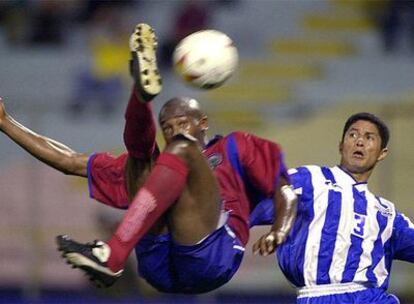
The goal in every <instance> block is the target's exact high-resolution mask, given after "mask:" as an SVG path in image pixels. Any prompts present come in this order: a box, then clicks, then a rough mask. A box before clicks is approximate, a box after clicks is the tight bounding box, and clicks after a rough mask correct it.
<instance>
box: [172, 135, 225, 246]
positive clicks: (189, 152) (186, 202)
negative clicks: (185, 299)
mask: <svg viewBox="0 0 414 304" xmlns="http://www.w3.org/2000/svg"><path fill="white" fill-rule="evenodd" d="M165 151H166V152H168V153H172V154H175V155H177V156H179V157H180V158H182V159H184V160H185V161H186V163H187V165H188V170H189V174H188V178H187V184H186V187H185V189H184V191H183V193H182V194H181V195H180V197H179V198H178V200H177V202H176V203H175V204H174V205H173V206H172V207H171V209H170V212H169V214H168V228H169V231H170V233H171V234H172V236H173V239H174V241H175V242H177V243H179V244H182V245H193V244H196V243H198V242H199V241H200V240H202V239H203V238H205V237H206V236H207V235H209V234H210V233H212V232H213V231H215V230H216V229H217V225H218V222H219V218H220V214H221V199H220V193H219V187H218V183H217V181H216V178H215V176H214V174H213V172H212V170H211V169H210V167H209V166H208V163H207V160H206V159H205V157H204V155H203V154H202V153H201V151H200V148H199V146H198V145H197V143H195V142H192V141H190V140H188V139H181V140H179V141H178V142H175V143H174V144H172V145H169V146H168V147H167V148H166V150H165Z"/></svg>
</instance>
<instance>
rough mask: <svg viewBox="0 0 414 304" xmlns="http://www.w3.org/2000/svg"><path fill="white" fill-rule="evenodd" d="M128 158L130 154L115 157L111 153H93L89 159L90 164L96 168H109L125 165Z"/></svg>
mask: <svg viewBox="0 0 414 304" xmlns="http://www.w3.org/2000/svg"><path fill="white" fill-rule="evenodd" d="M127 158H128V153H126V152H124V153H122V154H120V155H119V156H115V155H113V154H111V153H109V152H98V153H93V154H92V155H91V156H90V157H89V162H90V163H91V164H93V166H94V167H107V166H113V165H114V164H124V163H125V162H126V160H127Z"/></svg>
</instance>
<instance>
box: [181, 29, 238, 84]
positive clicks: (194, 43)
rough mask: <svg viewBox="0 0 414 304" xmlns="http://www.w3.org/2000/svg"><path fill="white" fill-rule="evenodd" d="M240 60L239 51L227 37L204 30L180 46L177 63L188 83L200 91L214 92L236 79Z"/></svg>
mask: <svg viewBox="0 0 414 304" xmlns="http://www.w3.org/2000/svg"><path fill="white" fill-rule="evenodd" d="M238 57H239V56H238V52H237V48H236V47H235V46H234V45H233V41H232V40H231V39H230V38H229V37H228V36H227V35H226V34H224V33H222V32H219V31H216V30H202V31H198V32H195V33H193V34H191V35H189V36H187V37H185V38H184V39H183V40H181V41H180V42H179V43H178V45H177V46H176V48H175V50H174V54H173V63H174V68H175V71H176V72H177V74H178V75H179V76H180V77H181V78H182V79H183V80H184V82H185V83H187V84H190V85H192V86H194V87H197V88H200V89H212V88H217V87H219V86H221V85H222V84H223V83H224V82H226V80H227V79H229V78H230V77H231V76H232V75H233V72H234V71H235V69H236V67H237V63H238Z"/></svg>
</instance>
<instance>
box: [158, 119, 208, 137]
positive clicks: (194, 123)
mask: <svg viewBox="0 0 414 304" xmlns="http://www.w3.org/2000/svg"><path fill="white" fill-rule="evenodd" d="M203 121H204V120H203V119H196V118H194V117H193V116H191V115H181V116H174V117H171V118H169V119H167V120H164V121H163V122H162V124H161V130H162V134H163V136H164V139H165V142H166V143H167V144H168V143H170V142H171V140H172V138H173V137H174V136H175V135H177V134H187V135H191V136H193V137H195V138H197V139H198V140H201V139H202V132H203V130H205V128H204V122H203Z"/></svg>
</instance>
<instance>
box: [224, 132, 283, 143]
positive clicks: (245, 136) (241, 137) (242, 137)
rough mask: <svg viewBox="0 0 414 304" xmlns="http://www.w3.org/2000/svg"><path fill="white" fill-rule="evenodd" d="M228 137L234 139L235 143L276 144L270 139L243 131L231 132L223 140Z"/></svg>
mask: <svg viewBox="0 0 414 304" xmlns="http://www.w3.org/2000/svg"><path fill="white" fill-rule="evenodd" d="M228 137H234V138H235V139H236V140H237V141H246V142H251V141H254V142H271V143H274V144H276V142H274V141H272V140H270V139H267V138H264V137H261V136H258V135H255V134H253V133H249V132H245V131H233V132H231V133H229V134H228V135H227V136H226V137H225V138H228Z"/></svg>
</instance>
